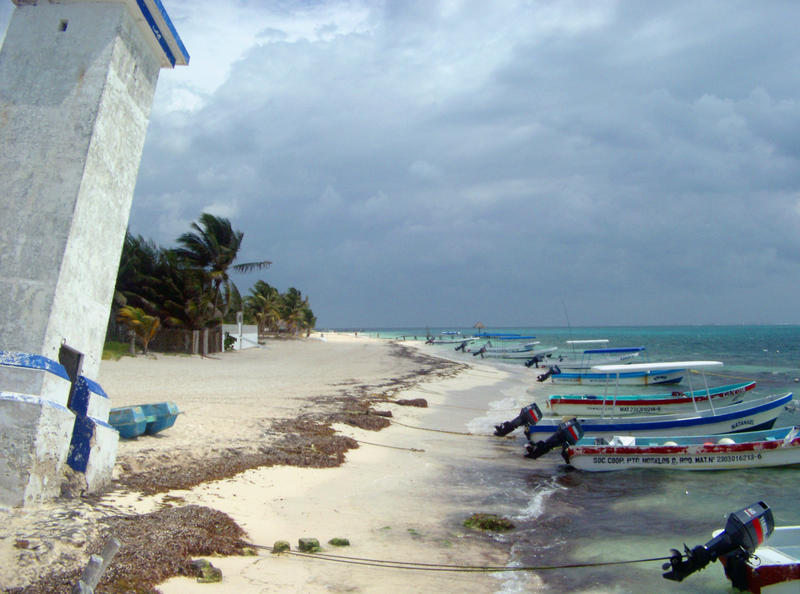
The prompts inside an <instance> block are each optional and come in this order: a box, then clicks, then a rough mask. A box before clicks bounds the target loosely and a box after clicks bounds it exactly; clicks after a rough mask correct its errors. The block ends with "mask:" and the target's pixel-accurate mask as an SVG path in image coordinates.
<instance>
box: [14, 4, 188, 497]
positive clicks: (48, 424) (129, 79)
mask: <svg viewBox="0 0 800 594" xmlns="http://www.w3.org/2000/svg"><path fill="white" fill-rule="evenodd" d="M0 1H4V0H0ZM5 1H7V0H5ZM15 4H17V8H16V9H15V11H14V13H13V16H12V18H11V22H10V24H9V27H8V30H7V33H6V38H5V42H4V44H3V48H2V50H0V143H1V146H2V150H0V196H2V206H0V208H2V214H1V215H0V294H2V295H3V299H2V300H0V351H5V352H19V353H21V354H22V355H23V356H29V357H37V356H44V357H46V358H48V359H50V360H53V361H54V360H57V359H58V352H59V348H60V345H61V344H62V343H67V344H69V346H70V347H72V348H73V349H75V350H77V351H79V352H81V353H83V355H84V360H83V373H84V374H85V375H86V376H88V377H97V375H98V372H99V366H100V357H101V354H102V349H103V340H104V337H105V331H106V325H107V322H108V314H109V309H110V305H111V299H112V296H113V291H114V285H115V280H116V274H117V268H118V264H119V255H120V251H121V247H122V242H123V239H124V235H125V229H126V227H127V224H128V216H129V213H130V206H131V202H132V199H133V190H134V186H135V183H136V176H137V173H138V169H139V163H140V159H141V153H142V148H143V146H144V138H145V133H146V131H147V124H148V119H149V115H150V108H151V105H152V101H153V95H154V93H155V86H156V81H157V80H158V74H159V71H160V68H161V67H162V66H164V65H171V64H172V63H174V60H173V59H172V58H173V56H172V54H171V50H170V49H169V48H167V49H166V53H165V52H164V51H162V50H163V46H161V45H160V44H161V43H162V42H166V41H168V42H169V43H171V44H172V46H173V47H178V46H180V47H179V48H178V49H182V44H180V40H179V39H178V38H177V35H176V34H175V32H174V29H172V28H171V24H170V23H169V19H168V17H167V16H166V14H165V13H163V8H161V6H160V4H159V3H154V2H152V1H151V0H145V2H144V3H139V2H137V1H134V0H109V1H90V0H85V1H84V0H73V1H69V2H23V1H21V0H15ZM153 10H155V11H156V12H157V13H158V14H157V15H156V18H157V19H161V20H160V21H159V23H160V24H159V23H156V22H155V21H153V20H152V19H153V14H152V11H153ZM159 27H166V30H164V31H161V30H160V29H159ZM162 33H164V34H162ZM165 35H166V36H165ZM176 43H177V46H176V45H175V44H176ZM184 53H185V51H184V52H183V53H182V54H181V62H180V63H183V64H185V63H187V62H188V55H183V54H184ZM167 54H169V56H167ZM165 62H166V63H165ZM0 390H2V391H3V392H0V504H4V505H28V504H30V503H33V502H36V501H40V500H43V499H47V498H50V497H53V496H55V495H58V493H59V490H60V484H61V482H62V478H63V474H64V470H65V468H64V467H65V461H66V460H67V457H68V453H69V452H73V453H74V454H75V455H74V460H75V466H77V467H79V468H80V469H81V470H80V472H82V473H84V475H85V477H86V479H87V482H88V483H89V487H90V490H92V489H94V488H98V487H99V486H101V485H102V483H103V482H104V481H106V480H108V479H110V475H111V470H112V468H113V464H114V459H115V455H116V444H117V439H118V436H117V435H116V432H114V431H113V429H112V428H111V427H109V426H108V425H107V423H105V421H106V420H107V419H108V409H109V407H110V404H109V402H108V399H107V398H102V399H100V400H98V399H92V398H89V399H88V400H86V401H85V402H84V403H83V404H84V405H85V406H84V407H83V408H82V409H81V410H79V411H76V412H73V411H70V410H68V409H67V408H65V405H66V404H67V399H68V389H67V390H65V386H64V379H63V377H62V376H60V375H59V374H58V373H57V372H53V370H50V369H47V368H34V369H27V370H25V369H20V368H18V367H16V366H14V365H0ZM76 413H77V414H76ZM71 443H72V446H73V447H72V449H71V450H70V447H71V446H70V444H71Z"/></svg>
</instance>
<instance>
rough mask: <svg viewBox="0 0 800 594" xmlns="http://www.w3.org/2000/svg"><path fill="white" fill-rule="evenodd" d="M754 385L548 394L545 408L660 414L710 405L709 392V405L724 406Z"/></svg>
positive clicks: (561, 412) (564, 411)
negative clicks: (648, 392)
mask: <svg viewBox="0 0 800 594" xmlns="http://www.w3.org/2000/svg"><path fill="white" fill-rule="evenodd" d="M755 386H756V382H742V383H737V384H728V385H725V386H718V387H716V388H711V389H709V390H708V391H706V390H694V391H691V392H673V393H671V394H653V395H646V394H639V395H625V396H616V397H614V396H608V395H602V396H599V395H593V394H575V395H572V394H567V395H552V396H549V397H548V401H547V407H548V408H549V409H550V411H551V412H552V413H553V414H554V415H559V416H570V415H571V416H602V415H608V416H628V415H663V414H674V413H683V412H694V411H695V410H698V409H701V408H706V409H707V408H710V406H709V404H708V396H709V394H710V395H711V404H712V405H713V406H715V407H716V406H725V405H728V404H732V403H734V402H737V401H739V400H741V399H742V398H743V397H744V395H745V394H746V392H748V391H749V390H752V389H753V388H755ZM695 406H697V408H695Z"/></svg>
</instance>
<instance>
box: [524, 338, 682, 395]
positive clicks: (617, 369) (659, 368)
mask: <svg viewBox="0 0 800 594" xmlns="http://www.w3.org/2000/svg"><path fill="white" fill-rule="evenodd" d="M641 348H642V350H644V349H643V347H641ZM686 371H687V367H686V362H681V361H676V362H673V363H628V364H625V365H619V364H617V365H593V366H592V367H591V369H590V370H589V371H582V370H577V371H574V372H570V371H562V370H561V369H560V368H559V367H558V366H557V365H551V366H550V369H549V370H548V373H547V374H543V376H544V375H547V376H548V377H550V378H551V379H552V382H553V383H554V384H580V385H603V384H617V385H629V386H651V385H655V384H677V383H680V381H681V380H682V379H683V376H684V375H685V374H686ZM543 376H539V378H538V379H539V380H540V381H543V379H547V377H543Z"/></svg>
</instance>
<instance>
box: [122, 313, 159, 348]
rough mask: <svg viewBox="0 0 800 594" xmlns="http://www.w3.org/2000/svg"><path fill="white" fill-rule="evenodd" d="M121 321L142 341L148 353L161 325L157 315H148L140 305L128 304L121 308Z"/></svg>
mask: <svg viewBox="0 0 800 594" xmlns="http://www.w3.org/2000/svg"><path fill="white" fill-rule="evenodd" d="M118 319H119V321H120V322H122V323H123V324H125V325H126V326H127V327H128V328H130V329H131V330H132V331H133V333H134V334H135V335H136V337H137V338H138V339H139V340H140V341H141V343H142V348H143V349H144V354H145V355H146V354H147V350H148V347H149V346H150V341H151V340H153V337H154V336H155V335H156V333H157V332H158V329H159V328H160V327H161V320H159V319H158V318H157V317H155V316H149V315H147V314H146V313H145V312H144V310H143V309H142V308H140V307H131V306H130V305H126V306H124V307H122V308H120V310H119V317H118Z"/></svg>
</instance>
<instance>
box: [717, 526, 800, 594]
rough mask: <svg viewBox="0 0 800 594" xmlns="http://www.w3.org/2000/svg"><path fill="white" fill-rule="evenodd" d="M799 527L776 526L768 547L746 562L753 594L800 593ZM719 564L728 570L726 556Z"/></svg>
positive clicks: (758, 550)
mask: <svg viewBox="0 0 800 594" xmlns="http://www.w3.org/2000/svg"><path fill="white" fill-rule="evenodd" d="M798 556H800V526H777V527H776V528H775V530H774V531H773V532H772V535H771V536H770V537H769V539H768V540H767V542H766V543H764V544H762V545H761V546H759V547H758V548H756V550H755V552H754V553H753V555H752V556H750V557H749V558H748V559H747V561H746V562H745V567H744V579H745V581H746V584H747V589H748V590H749V591H750V592H760V593H763V594H789V593H791V594H796V593H797V592H798V591H800V558H798ZM719 560H720V562H721V563H722V564H723V565H724V566H725V569H726V572H727V571H728V569H729V564H730V563H731V560H730V559H728V557H726V556H725V555H723V556H722V557H720V559H719Z"/></svg>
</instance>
